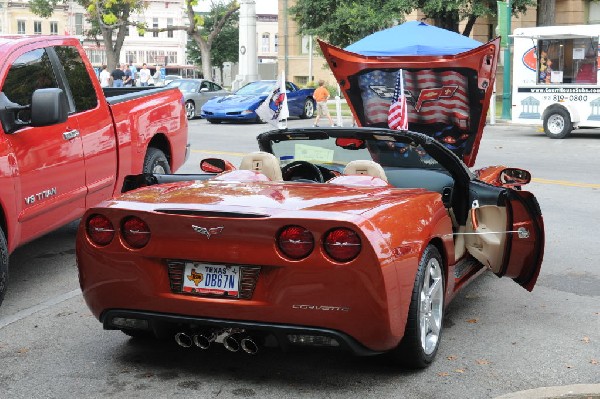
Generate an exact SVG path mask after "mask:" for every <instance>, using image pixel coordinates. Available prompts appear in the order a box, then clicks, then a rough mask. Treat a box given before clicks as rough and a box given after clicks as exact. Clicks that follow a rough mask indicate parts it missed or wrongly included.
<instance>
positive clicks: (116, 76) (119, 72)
mask: <svg viewBox="0 0 600 399" xmlns="http://www.w3.org/2000/svg"><path fill="white" fill-rule="evenodd" d="M110 76H111V77H112V78H113V87H123V77H125V72H123V69H121V68H119V67H116V68H115V70H114V71H112V72H111V74H110Z"/></svg>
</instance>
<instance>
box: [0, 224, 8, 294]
mask: <svg viewBox="0 0 600 399" xmlns="http://www.w3.org/2000/svg"><path fill="white" fill-rule="evenodd" d="M7 286H8V245H6V238H5V237H4V231H2V229H0V305H2V301H3V300H4V294H6V287H7Z"/></svg>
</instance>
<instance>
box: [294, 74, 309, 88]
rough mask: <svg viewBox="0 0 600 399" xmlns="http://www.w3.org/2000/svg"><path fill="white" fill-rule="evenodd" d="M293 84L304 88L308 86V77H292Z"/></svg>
mask: <svg viewBox="0 0 600 399" xmlns="http://www.w3.org/2000/svg"><path fill="white" fill-rule="evenodd" d="M294 83H296V84H297V85H298V86H306V85H307V84H308V76H294Z"/></svg>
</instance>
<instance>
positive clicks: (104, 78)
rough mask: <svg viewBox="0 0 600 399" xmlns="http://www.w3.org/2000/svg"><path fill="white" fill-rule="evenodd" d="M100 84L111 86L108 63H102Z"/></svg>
mask: <svg viewBox="0 0 600 399" xmlns="http://www.w3.org/2000/svg"><path fill="white" fill-rule="evenodd" d="M100 86H101V87H110V72H108V69H107V66H106V65H102V71H101V72H100Z"/></svg>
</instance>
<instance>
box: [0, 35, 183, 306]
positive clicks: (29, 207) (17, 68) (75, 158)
mask: <svg viewBox="0 0 600 399" xmlns="http://www.w3.org/2000/svg"><path fill="white" fill-rule="evenodd" d="M144 89H147V90H144ZM187 127H188V126H187V119H186V116H185V109H184V104H183V97H182V94H181V92H180V91H179V90H177V89H165V88H139V89H138V88H135V89H133V90H128V89H122V90H119V89H104V90H103V89H102V88H101V87H100V83H99V81H98V79H97V77H96V75H95V73H94V69H93V68H92V66H91V64H90V63H89V61H88V60H87V57H86V55H85V52H84V51H83V49H82V47H81V45H80V43H79V41H78V40H77V39H75V38H69V37H60V36H46V37H45V36H35V37H26V36H10V37H9V36H0V304H1V303H2V300H3V298H4V294H5V291H6V285H7V282H8V255H9V254H10V253H11V252H12V251H13V250H14V249H15V248H16V247H18V246H19V245H22V244H24V243H25V242H28V241H31V240H33V239H34V238H37V237H39V236H41V235H43V234H45V233H47V232H49V231H51V230H53V229H56V228H58V227H59V226H61V225H64V224H66V223H68V222H70V221H73V220H76V219H77V218H79V217H80V216H81V215H82V214H83V212H84V211H85V209H87V208H89V207H91V206H94V205H95V204H97V203H99V202H100V201H103V200H105V199H109V198H111V197H113V196H114V195H116V194H119V193H120V192H121V188H122V186H123V180H124V178H125V176H126V175H129V174H138V173H143V172H155V173H171V172H173V171H175V170H177V169H178V168H179V167H180V166H181V165H182V164H183V163H184V162H185V160H186V157H187V155H188V153H189V142H188V132H187Z"/></svg>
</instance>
